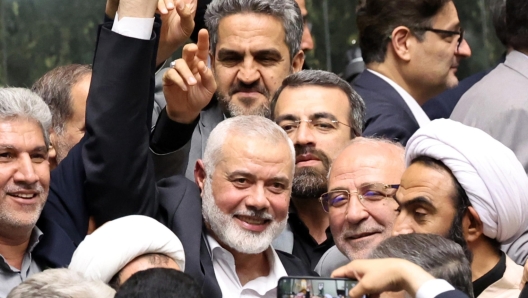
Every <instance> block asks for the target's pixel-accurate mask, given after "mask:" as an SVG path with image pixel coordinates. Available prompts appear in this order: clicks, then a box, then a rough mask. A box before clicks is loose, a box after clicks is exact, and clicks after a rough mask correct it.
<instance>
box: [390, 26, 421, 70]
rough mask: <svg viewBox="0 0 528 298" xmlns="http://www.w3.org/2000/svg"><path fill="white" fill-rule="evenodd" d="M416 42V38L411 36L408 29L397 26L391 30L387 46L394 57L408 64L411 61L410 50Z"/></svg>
mask: <svg viewBox="0 0 528 298" xmlns="http://www.w3.org/2000/svg"><path fill="white" fill-rule="evenodd" d="M416 41H417V40H416V37H415V36H414V35H413V34H412V32H411V30H410V29H409V28H407V27H405V26H398V27H396V28H394V30H392V34H391V42H390V43H389V44H390V46H391V48H392V52H393V53H394V55H395V56H396V57H398V58H399V59H401V60H403V61H407V62H408V61H409V60H411V52H410V49H411V48H412V46H413V43H414V42H416Z"/></svg>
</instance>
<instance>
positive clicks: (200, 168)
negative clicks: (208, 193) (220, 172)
mask: <svg viewBox="0 0 528 298" xmlns="http://www.w3.org/2000/svg"><path fill="white" fill-rule="evenodd" d="M206 177H207V174H206V173H205V166H204V163H203V161H202V160H201V159H198V160H197V161H196V165H195V166H194V181H195V182H196V184H197V185H198V187H199V188H200V195H203V192H204V184H205V179H206Z"/></svg>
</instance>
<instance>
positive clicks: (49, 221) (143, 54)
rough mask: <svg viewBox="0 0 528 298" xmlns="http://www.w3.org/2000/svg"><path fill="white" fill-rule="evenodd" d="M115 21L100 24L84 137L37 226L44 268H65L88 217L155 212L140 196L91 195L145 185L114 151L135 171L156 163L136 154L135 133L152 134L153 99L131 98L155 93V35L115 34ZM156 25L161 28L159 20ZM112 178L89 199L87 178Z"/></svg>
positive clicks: (58, 176) (55, 177) (54, 181)
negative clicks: (119, 199)
mask: <svg viewBox="0 0 528 298" xmlns="http://www.w3.org/2000/svg"><path fill="white" fill-rule="evenodd" d="M111 26H112V24H111V23H108V24H105V25H104V26H103V27H101V28H99V33H98V43H97V45H96V51H95V57H94V63H93V75H92V82H91V86H90V92H89V96H88V101H87V107H86V134H85V136H84V138H83V139H82V140H81V142H80V143H79V144H78V145H76V146H75V147H74V148H73V149H72V150H71V151H70V153H69V154H68V156H67V157H66V158H65V159H64V161H62V162H61V163H60V164H59V166H58V167H57V168H56V169H55V170H54V171H52V173H51V183H50V191H49V195H48V200H47V203H46V205H45V207H44V210H43V211H42V214H41V216H40V219H39V221H38V223H37V226H38V227H39V229H41V230H42V232H43V235H42V238H41V239H40V242H39V243H38V245H37V246H36V247H35V249H34V250H33V254H32V256H33V257H34V258H35V260H36V262H37V263H39V264H40V265H41V266H42V267H44V268H49V267H51V268H56V267H66V266H68V264H69V263H70V260H71V257H72V255H73V252H74V250H75V248H76V247H77V245H78V244H79V243H80V242H81V241H82V240H83V239H84V237H85V236H86V232H87V231H88V215H89V214H91V215H93V216H94V217H95V219H96V222H97V223H98V224H99V225H100V224H102V223H104V222H106V221H108V220H112V219H115V218H118V217H121V216H123V215H127V214H134V213H136V212H142V213H146V214H148V213H154V210H153V209H151V210H149V209H148V208H149V207H148V206H147V205H144V204H143V202H142V201H133V200H130V201H128V202H127V204H123V205H115V204H114V205H112V204H108V203H110V202H111V201H104V200H97V199H94V200H90V198H96V197H97V196H98V195H99V193H100V192H105V193H106V194H107V197H111V196H119V195H120V193H119V189H122V188H127V189H128V190H130V191H133V190H134V189H135V188H134V187H131V186H136V187H143V185H144V183H145V182H144V181H141V180H140V177H128V176H126V175H123V174H122V171H123V168H119V167H115V168H114V164H113V160H114V159H113V158H114V156H115V155H119V156H120V157H122V158H123V159H122V160H120V162H122V161H123V160H124V161H125V162H126V163H127V164H134V167H135V168H136V169H137V168H141V169H146V168H152V165H151V162H146V161H145V160H141V161H138V160H134V159H132V157H133V156H134V154H133V153H135V151H136V150H139V149H137V147H139V146H138V143H139V140H137V137H136V134H138V133H144V134H145V136H148V132H149V130H150V123H149V122H148V121H150V117H151V115H148V111H151V109H152V102H150V101H147V100H142V101H137V100H136V101H130V100H129V99H130V98H143V99H147V98H149V97H152V96H151V95H150V94H151V93H152V90H149V88H150V81H149V78H150V73H151V72H152V70H153V68H154V64H155V58H156V55H155V54H156V50H157V38H156V36H157V34H153V37H152V38H151V39H150V40H138V39H133V38H128V37H124V36H121V35H119V34H116V33H114V32H112V31H111V29H110V28H111ZM155 28H156V30H159V20H158V22H156V25H155ZM122 78H126V80H124V79H122ZM149 109H150V110H149ZM141 111H142V112H141ZM140 114H141V115H140ZM131 136H132V137H131ZM145 138H146V139H147V140H148V137H145ZM125 148H126V149H127V150H125ZM130 148H134V150H130ZM130 151H132V152H130ZM144 151H145V152H148V151H147V150H144ZM86 173H89V174H88V175H86ZM109 176H110V177H117V178H118V179H117V181H116V179H108V177H109ZM121 177H123V179H121ZM126 179H128V180H126ZM112 182H114V183H116V185H114V186H116V187H114V188H112V187H107V188H106V189H100V190H94V189H93V188H90V189H87V193H86V198H85V193H84V191H83V190H84V184H85V183H90V184H91V185H96V184H97V185H100V186H103V185H106V184H107V183H112Z"/></svg>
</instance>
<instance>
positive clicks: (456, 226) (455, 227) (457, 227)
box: [445, 208, 473, 264]
mask: <svg viewBox="0 0 528 298" xmlns="http://www.w3.org/2000/svg"><path fill="white" fill-rule="evenodd" d="M466 211H467V208H464V209H463V210H458V211H457V214H456V215H455V218H454V219H453V222H452V223H451V227H450V228H449V231H448V232H447V236H445V237H446V238H447V239H449V240H452V241H453V242H455V243H457V244H458V245H460V246H461V247H462V250H463V251H464V254H465V255H466V258H467V259H468V261H469V263H470V264H471V262H472V260H473V254H472V253H471V251H470V250H469V247H468V244H467V242H466V239H465V238H464V231H463V229H462V220H463V219H464V215H465V214H466Z"/></svg>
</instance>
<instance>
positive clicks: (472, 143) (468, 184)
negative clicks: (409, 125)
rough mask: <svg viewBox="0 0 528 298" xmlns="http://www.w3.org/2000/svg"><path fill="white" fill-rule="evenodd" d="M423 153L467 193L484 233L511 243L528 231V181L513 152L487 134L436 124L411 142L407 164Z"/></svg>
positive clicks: (446, 121) (441, 122)
mask: <svg viewBox="0 0 528 298" xmlns="http://www.w3.org/2000/svg"><path fill="white" fill-rule="evenodd" d="M421 155H425V156H428V157H431V158H434V159H437V160H440V161H442V162H443V163H444V164H445V165H446V166H447V167H448V168H449V169H450V170H451V172H453V175H454V176H455V177H456V179H457V180H458V182H459V183H460V185H462V187H463V188H464V190H465V191H466V193H467V195H468V197H469V201H470V202H471V205H472V206H473V208H475V211H476V212H477V213H478V215H479V217H480V219H481V220H482V223H483V224H484V235H486V236H487V237H489V238H492V239H496V240H497V241H499V242H501V243H503V242H509V241H512V240H514V239H516V238H517V237H519V236H520V235H521V234H522V232H524V230H525V229H526V228H527V227H528V216H527V215H526V212H527V210H528V177H527V176H526V172H525V171H524V168H523V166H522V165H521V163H520V162H519V160H518V159H517V157H516V156H515V154H514V153H513V152H512V151H511V150H510V149H509V148H507V147H506V146H504V145H503V144H501V143H500V142H499V141H497V140H495V139H493V138H492V137H491V136H489V135H488V134H486V133H485V132H483V131H481V130H479V129H477V128H473V127H469V126H466V125H463V124H461V123H459V122H456V121H453V120H449V119H439V120H434V121H432V122H431V123H429V124H427V125H426V126H424V127H422V128H420V129H419V130H418V131H417V132H416V133H415V134H414V135H413V136H412V137H411V138H410V139H409V141H408V142H407V148H406V150H405V160H406V163H407V166H409V164H410V162H411V161H412V160H413V159H414V158H416V157H418V156H421Z"/></svg>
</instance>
